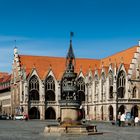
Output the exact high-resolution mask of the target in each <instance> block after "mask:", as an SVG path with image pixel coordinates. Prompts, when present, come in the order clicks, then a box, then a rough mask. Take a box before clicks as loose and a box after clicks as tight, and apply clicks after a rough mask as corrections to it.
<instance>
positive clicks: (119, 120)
mask: <svg viewBox="0 0 140 140" xmlns="http://www.w3.org/2000/svg"><path fill="white" fill-rule="evenodd" d="M118 125H119V126H121V112H119V114H118Z"/></svg>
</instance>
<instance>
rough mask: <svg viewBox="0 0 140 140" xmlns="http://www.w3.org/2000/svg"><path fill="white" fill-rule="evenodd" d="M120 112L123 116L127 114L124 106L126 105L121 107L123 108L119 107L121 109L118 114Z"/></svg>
mask: <svg viewBox="0 0 140 140" xmlns="http://www.w3.org/2000/svg"><path fill="white" fill-rule="evenodd" d="M119 112H120V113H121V114H123V113H125V106H124V105H121V106H120V107H119V109H118V114H119Z"/></svg>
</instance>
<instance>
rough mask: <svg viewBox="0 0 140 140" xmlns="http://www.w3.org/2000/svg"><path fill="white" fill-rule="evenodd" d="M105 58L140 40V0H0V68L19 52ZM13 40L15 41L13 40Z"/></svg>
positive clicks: (5, 68) (8, 67)
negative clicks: (71, 37) (14, 53)
mask: <svg viewBox="0 0 140 140" xmlns="http://www.w3.org/2000/svg"><path fill="white" fill-rule="evenodd" d="M71 31H72V32H74V37H73V39H72V40H73V49H74V53H75V57H80V58H97V59H100V58H104V57H107V56H109V55H111V54H114V53H116V52H119V51H122V50H124V49H127V48H129V47H132V46H134V45H138V40H140V0H0V71H2V72H4V71H5V72H11V69H12V60H13V49H14V47H15V46H16V47H17V48H18V51H19V54H26V55H45V56H60V57H65V56H66V53H67V50H68V48H69V40H70V32H71ZM15 40H16V43H15Z"/></svg>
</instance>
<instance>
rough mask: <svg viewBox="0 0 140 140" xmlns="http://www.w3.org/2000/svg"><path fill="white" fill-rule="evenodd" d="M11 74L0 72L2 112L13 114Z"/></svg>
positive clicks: (0, 105) (0, 109) (0, 112)
mask: <svg viewBox="0 0 140 140" xmlns="http://www.w3.org/2000/svg"><path fill="white" fill-rule="evenodd" d="M10 81H11V75H9V74H8V73H2V72H0V114H2V115H10V114H11V88H10Z"/></svg>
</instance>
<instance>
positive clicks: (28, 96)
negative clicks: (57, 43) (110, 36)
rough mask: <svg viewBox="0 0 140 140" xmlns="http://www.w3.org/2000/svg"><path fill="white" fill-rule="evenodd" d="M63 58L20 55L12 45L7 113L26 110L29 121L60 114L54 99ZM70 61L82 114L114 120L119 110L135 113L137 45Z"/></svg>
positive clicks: (138, 106) (139, 103) (138, 111)
mask: <svg viewBox="0 0 140 140" xmlns="http://www.w3.org/2000/svg"><path fill="white" fill-rule="evenodd" d="M70 45H71V46H72V41H71V42H70ZM93 57H94V56H93ZM66 60H67V59H66V58H63V57H50V56H32V55H20V54H19V53H18V49H17V48H16V47H15V48H14V58H13V64H12V75H11V105H12V106H11V110H12V114H21V113H27V114H29V117H30V118H31V119H57V118H58V117H60V116H61V115H60V113H61V112H60V104H59V100H60V99H62V98H63V97H62V94H61V90H62V89H61V86H62V82H61V81H62V76H63V73H64V72H65V68H66ZM75 60H76V61H75V72H76V73H77V77H76V84H77V88H78V89H77V91H78V93H77V96H78V98H79V100H80V102H81V105H80V108H79V109H80V110H81V114H82V116H83V117H86V118H89V119H95V120H115V119H116V116H117V113H118V112H121V113H123V112H131V115H132V116H134V117H135V116H139V117H140V46H139V45H138V46H133V47H131V48H128V49H126V50H123V51H121V52H118V53H116V54H114V55H111V56H108V57H106V58H103V59H87V58H76V59H75ZM63 84H65V82H64V81H63ZM69 84H70V83H69Z"/></svg>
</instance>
